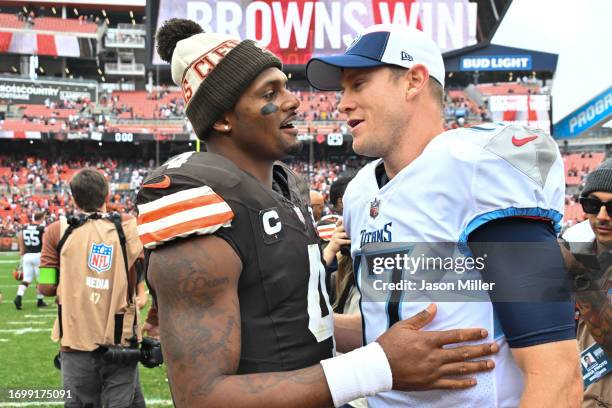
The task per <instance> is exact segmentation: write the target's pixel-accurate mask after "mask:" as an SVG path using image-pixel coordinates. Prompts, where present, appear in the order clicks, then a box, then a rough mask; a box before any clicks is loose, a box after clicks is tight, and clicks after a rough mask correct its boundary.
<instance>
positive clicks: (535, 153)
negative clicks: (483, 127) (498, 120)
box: [483, 125, 559, 187]
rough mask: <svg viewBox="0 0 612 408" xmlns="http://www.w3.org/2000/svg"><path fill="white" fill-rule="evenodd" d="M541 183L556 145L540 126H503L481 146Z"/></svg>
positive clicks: (556, 157) (547, 170)
mask: <svg viewBox="0 0 612 408" xmlns="http://www.w3.org/2000/svg"><path fill="white" fill-rule="evenodd" d="M483 148H484V149H485V150H487V151H489V152H491V153H493V154H495V155H496V156H498V157H500V158H501V159H503V160H505V161H506V162H508V163H509V164H510V165H512V166H513V167H515V168H516V169H518V170H519V171H521V172H522V173H523V174H525V175H526V176H527V177H529V178H530V179H532V180H533V181H534V182H535V183H537V184H538V185H539V186H540V187H544V185H545V184H546V179H547V178H548V174H549V171H550V169H551V168H552V166H553V164H554V163H555V161H556V160H557V159H558V157H559V149H558V147H557V144H556V143H555V141H554V140H553V138H552V137H551V136H550V135H548V134H547V133H546V132H544V131H543V130H541V129H529V128H526V127H523V126H515V125H510V126H505V127H503V128H502V129H501V130H500V131H499V132H498V133H497V134H496V135H495V136H493V137H492V138H491V139H490V140H489V141H488V143H487V144H486V145H485V146H484V147H483Z"/></svg>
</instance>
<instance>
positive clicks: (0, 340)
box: [0, 339, 9, 343]
mask: <svg viewBox="0 0 612 408" xmlns="http://www.w3.org/2000/svg"><path fill="white" fill-rule="evenodd" d="M7 341H9V339H0V343H6V342H7Z"/></svg>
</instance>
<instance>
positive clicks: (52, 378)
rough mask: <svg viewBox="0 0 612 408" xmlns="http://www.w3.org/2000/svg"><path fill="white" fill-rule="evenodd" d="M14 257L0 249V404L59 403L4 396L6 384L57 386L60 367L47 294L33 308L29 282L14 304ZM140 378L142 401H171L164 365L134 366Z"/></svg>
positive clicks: (53, 313)
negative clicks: (17, 304)
mask: <svg viewBox="0 0 612 408" xmlns="http://www.w3.org/2000/svg"><path fill="white" fill-rule="evenodd" d="M18 261H19V255H18V254H17V253H0V292H1V293H2V296H3V300H2V302H1V303H0V391H1V392H0V407H13V406H14V407H20V406H28V407H31V406H36V407H46V406H61V404H59V403H57V404H34V405H33V404H32V402H25V401H23V402H16V401H15V400H11V401H9V400H8V399H7V398H6V394H7V389H49V388H56V389H57V388H61V378H60V372H59V370H57V369H56V368H55V367H54V366H53V357H54V356H55V354H56V353H57V350H58V345H57V343H54V342H53V341H51V339H50V336H51V328H52V326H53V321H54V319H55V316H56V314H57V307H56V306H55V304H54V302H53V298H46V302H47V303H48V304H49V307H46V308H37V307H36V289H35V288H34V287H33V285H30V287H29V288H28V290H27V292H26V295H25V297H24V303H23V309H22V310H16V309H15V305H14V304H13V299H14V298H15V294H16V292H17V281H16V280H14V279H13V275H12V272H13V270H14V269H15V266H16V265H17V262H18ZM149 304H150V301H149ZM147 307H148V305H147ZM143 316H146V315H145V314H143ZM140 378H141V384H142V389H143V393H144V395H145V398H146V400H147V406H157V407H159V406H167V407H170V406H172V403H171V399H170V390H169V388H168V383H167V380H166V369H165V366H163V365H162V366H161V367H158V368H153V369H149V368H145V367H143V366H140ZM30 401H31V400H30Z"/></svg>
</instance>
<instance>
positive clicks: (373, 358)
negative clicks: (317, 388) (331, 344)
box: [321, 342, 393, 407]
mask: <svg viewBox="0 0 612 408" xmlns="http://www.w3.org/2000/svg"><path fill="white" fill-rule="evenodd" d="M321 366H323V372H324V373H325V379H326V380H327V386H328V387H329V391H330V393H331V396H332V399H333V400H334V406H336V407H340V406H342V405H344V404H347V403H349V402H350V401H353V400H354V399H357V398H360V397H365V396H370V395H374V394H377V393H379V392H384V391H390V390H391V388H393V376H392V374H391V366H389V361H388V360H387V356H386V355H385V352H384V351H383V349H382V347H381V346H380V344H378V343H377V342H373V343H370V344H368V345H367V346H365V347H361V348H358V349H356V350H353V351H351V352H350V353H346V354H342V355H341V356H337V357H334V358H329V359H327V360H323V361H321Z"/></svg>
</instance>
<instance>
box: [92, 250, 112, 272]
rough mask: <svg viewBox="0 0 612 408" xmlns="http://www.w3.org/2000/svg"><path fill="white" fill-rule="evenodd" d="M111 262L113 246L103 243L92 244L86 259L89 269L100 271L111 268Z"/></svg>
mask: <svg viewBox="0 0 612 408" xmlns="http://www.w3.org/2000/svg"><path fill="white" fill-rule="evenodd" d="M112 263H113V247H112V245H105V244H92V245H91V250H90V251H89V258H88V259H87V266H88V267H89V269H91V270H93V271H95V272H98V273H102V272H106V271H108V270H109V269H110V268H111V265H112Z"/></svg>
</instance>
